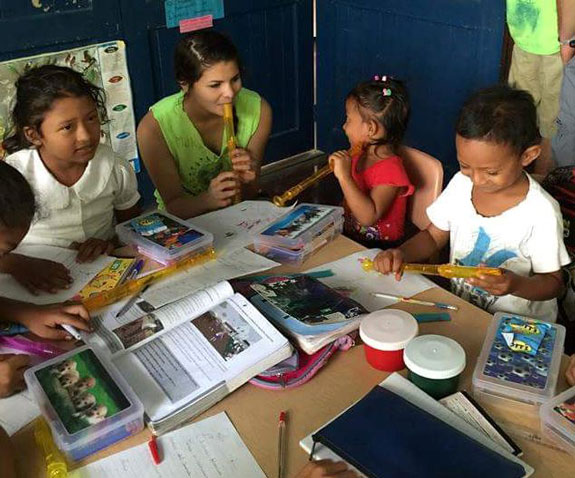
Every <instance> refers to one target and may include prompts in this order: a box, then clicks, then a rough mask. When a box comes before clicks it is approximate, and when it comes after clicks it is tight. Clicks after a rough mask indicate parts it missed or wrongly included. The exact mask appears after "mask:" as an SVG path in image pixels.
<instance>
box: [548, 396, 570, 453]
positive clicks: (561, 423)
mask: <svg viewBox="0 0 575 478" xmlns="http://www.w3.org/2000/svg"><path fill="white" fill-rule="evenodd" d="M539 416H540V417H541V429H542V430H543V433H544V434H545V435H547V436H548V437H550V438H551V439H552V440H554V441H555V442H557V444H558V445H560V446H561V448H564V449H565V450H566V451H567V452H569V453H571V454H572V455H574V456H575V387H571V388H570V389H568V390H566V391H564V392H563V393H561V394H559V395H557V396H556V397H555V398H553V399H551V400H549V401H547V402H545V403H544V404H543V405H541V408H540V409H539Z"/></svg>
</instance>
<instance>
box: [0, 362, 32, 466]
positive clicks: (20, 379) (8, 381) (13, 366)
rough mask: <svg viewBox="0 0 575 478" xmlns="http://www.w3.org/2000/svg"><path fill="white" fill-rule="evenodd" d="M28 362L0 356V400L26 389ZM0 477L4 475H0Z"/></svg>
mask: <svg viewBox="0 0 575 478" xmlns="http://www.w3.org/2000/svg"><path fill="white" fill-rule="evenodd" d="M29 362H30V357H29V356H28V355H15V354H3V355H0V398H5V397H9V396H10V395H12V394H14V393H16V392H18V391H20V390H24V388H26V385H25V383H24V372H25V371H26V369H27V368H28V363H29ZM0 430H1V429H0ZM0 467H1V464H0ZM0 469H1V468H0ZM0 476H4V475H1V474H0Z"/></svg>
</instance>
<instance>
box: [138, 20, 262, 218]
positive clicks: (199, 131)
mask: <svg viewBox="0 0 575 478" xmlns="http://www.w3.org/2000/svg"><path fill="white" fill-rule="evenodd" d="M174 63H175V71H176V80H177V81H178V83H179V85H180V88H181V91H180V92H178V93H176V94H174V95H171V96H168V97H166V98H164V99H162V100H160V101H159V102H158V103H156V104H155V105H153V106H152V107H151V108H150V111H149V112H148V113H147V114H146V116H144V118H143V119H142V121H141V122H140V124H139V125H138V146H139V148H140V154H141V156H142V160H143V161H144V164H145V165H146V168H147V170H148V173H149V174H150V177H151V178H152V181H153V182H154V184H155V186H156V192H155V196H156V199H157V201H158V206H159V207H160V208H165V209H167V210H168V211H169V212H171V213H172V214H175V215H177V216H179V217H182V218H184V219H185V218H189V217H193V216H197V215H199V214H203V213H205V212H209V211H212V210H215V209H219V208H222V207H226V206H229V205H230V204H231V203H232V199H233V197H234V196H235V194H236V193H237V192H238V188H240V189H241V193H242V196H243V197H250V196H253V195H254V194H255V193H256V192H257V182H258V177H259V172H260V166H261V161H262V158H263V154H264V150H265V147H266V143H267V141H268V137H269V134H270V130H271V123H272V113H271V108H270V106H269V104H268V103H267V102H266V101H265V100H264V99H263V98H261V97H260V96H259V95H258V94H257V93H255V92H253V91H250V90H248V89H246V88H242V80H241V76H240V70H241V67H240V60H239V57H238V53H237V50H236V48H235V47H234V45H233V44H232V43H231V41H230V40H229V39H228V38H227V37H225V36H224V35H222V34H220V33H218V32H215V31H212V30H208V31H206V30H203V31H199V32H195V33H192V34H190V35H187V36H184V37H183V38H182V39H181V40H180V42H179V44H178V45H177V47H176V51H175V56H174ZM225 103H233V105H234V115H235V121H236V139H237V144H238V148H237V149H235V150H233V151H228V150H227V146H226V141H225V138H224V124H223V108H224V107H223V105H224V104H225ZM228 158H229V159H228ZM229 160H231V165H232V170H231V171H230V170H229V167H228V165H229Z"/></svg>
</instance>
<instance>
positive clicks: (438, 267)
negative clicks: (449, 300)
mask: <svg viewBox="0 0 575 478" xmlns="http://www.w3.org/2000/svg"><path fill="white" fill-rule="evenodd" d="M361 266H362V267H363V269H364V270H365V271H371V270H373V261H372V260H371V259H363V261H362V262H361ZM401 271H402V272H412V273H415V274H428V275H434V276H441V277H445V278H447V279H453V278H456V277H457V278H463V279H470V278H471V277H479V276H480V275H488V276H500V275H501V274H503V271H502V270H501V269H499V268H497V267H472V266H456V265H455V264H403V266H402V268H401Z"/></svg>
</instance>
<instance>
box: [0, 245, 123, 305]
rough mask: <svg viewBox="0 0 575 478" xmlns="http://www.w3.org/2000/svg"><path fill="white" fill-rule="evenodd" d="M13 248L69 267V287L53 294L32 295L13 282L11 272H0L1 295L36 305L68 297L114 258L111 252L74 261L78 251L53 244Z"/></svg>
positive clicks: (17, 251) (63, 299)
mask: <svg viewBox="0 0 575 478" xmlns="http://www.w3.org/2000/svg"><path fill="white" fill-rule="evenodd" d="M14 252H15V253H18V254H23V255H26V256H31V257H38V258H41V259H49V260H51V261H55V262H60V263H62V264H64V266H66V267H67V268H68V270H69V271H70V275H71V276H72V279H73V282H72V284H71V286H70V288H69V289H63V290H60V291H58V292H57V293H56V294H48V293H41V294H40V295H34V294H32V293H30V292H28V290H27V289H26V288H25V287H24V286H22V285H20V284H19V283H18V282H16V280H15V279H14V278H13V277H12V276H11V275H9V274H1V273H0V291H2V292H1V293H2V297H7V298H9V299H14V300H21V301H23V302H30V303H32V304H39V305H41V304H53V303H55V302H64V301H66V300H70V299H71V298H72V297H74V296H75V295H76V294H77V293H78V292H80V290H82V288H83V287H84V286H85V285H86V284H87V283H88V282H90V280H91V279H92V278H93V277H94V276H95V275H96V274H97V273H98V272H100V271H101V270H102V269H104V268H105V267H106V266H108V265H109V264H111V263H112V262H113V260H114V258H113V257H110V256H100V257H98V258H97V259H96V260H95V261H94V262H91V263H83V264H79V263H77V262H76V255H77V254H78V251H74V250H71V249H65V248H62V247H53V246H32V245H29V246H19V247H18V248H17V249H16V250H15V251H14Z"/></svg>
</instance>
